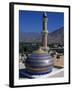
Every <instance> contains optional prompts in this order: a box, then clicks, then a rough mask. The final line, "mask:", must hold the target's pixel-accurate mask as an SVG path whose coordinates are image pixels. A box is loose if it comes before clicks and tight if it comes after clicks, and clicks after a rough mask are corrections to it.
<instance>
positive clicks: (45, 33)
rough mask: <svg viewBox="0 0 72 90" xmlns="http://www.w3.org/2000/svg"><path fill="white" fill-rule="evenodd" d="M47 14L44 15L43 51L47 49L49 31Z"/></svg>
mask: <svg viewBox="0 0 72 90" xmlns="http://www.w3.org/2000/svg"><path fill="white" fill-rule="evenodd" d="M47 22H48V18H47V14H46V12H44V13H43V30H42V47H43V49H45V50H46V49H47V37H48V30H47Z"/></svg>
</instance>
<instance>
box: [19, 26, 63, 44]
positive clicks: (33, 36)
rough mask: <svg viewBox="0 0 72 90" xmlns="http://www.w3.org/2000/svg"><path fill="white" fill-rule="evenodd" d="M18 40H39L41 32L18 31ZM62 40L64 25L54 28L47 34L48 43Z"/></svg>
mask: <svg viewBox="0 0 72 90" xmlns="http://www.w3.org/2000/svg"><path fill="white" fill-rule="evenodd" d="M19 40H20V42H21V41H23V42H41V33H38V32H20V33H19ZM63 42H64V27H61V28H59V29H58V30H55V31H54V32H51V33H49V34H48V44H51V43H61V44H63Z"/></svg>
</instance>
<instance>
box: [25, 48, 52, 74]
mask: <svg viewBox="0 0 72 90" xmlns="http://www.w3.org/2000/svg"><path fill="white" fill-rule="evenodd" d="M25 66H26V70H27V72H28V73H29V74H31V75H43V74H48V73H50V72H51V71H52V68H53V58H52V57H51V56H50V55H49V54H48V53H47V52H46V51H44V50H42V49H41V48H39V49H38V50H36V51H34V52H33V53H32V54H31V55H30V56H29V57H28V58H27V59H26V62H25Z"/></svg>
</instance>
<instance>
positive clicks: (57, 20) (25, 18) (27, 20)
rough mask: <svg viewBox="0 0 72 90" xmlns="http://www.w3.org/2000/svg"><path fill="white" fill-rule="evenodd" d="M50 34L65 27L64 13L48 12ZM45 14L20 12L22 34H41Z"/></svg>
mask: <svg viewBox="0 0 72 90" xmlns="http://www.w3.org/2000/svg"><path fill="white" fill-rule="evenodd" d="M47 17H48V25H47V26H48V32H52V31H54V30H56V29H58V28H60V27H63V26H64V13H61V12H47ZM42 20H43V12H38V11H22V10H20V11H19V29H20V32H41V31H42Z"/></svg>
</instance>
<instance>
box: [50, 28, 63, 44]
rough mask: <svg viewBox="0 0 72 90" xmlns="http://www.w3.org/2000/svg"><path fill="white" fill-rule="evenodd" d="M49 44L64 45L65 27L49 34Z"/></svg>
mask: <svg viewBox="0 0 72 90" xmlns="http://www.w3.org/2000/svg"><path fill="white" fill-rule="evenodd" d="M48 43H61V44H63V43H64V27H61V28H59V29H58V30H55V31H54V32H51V33H49V34H48Z"/></svg>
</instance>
